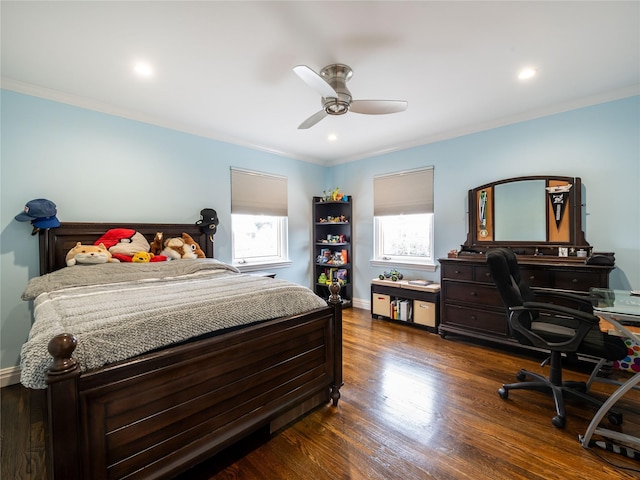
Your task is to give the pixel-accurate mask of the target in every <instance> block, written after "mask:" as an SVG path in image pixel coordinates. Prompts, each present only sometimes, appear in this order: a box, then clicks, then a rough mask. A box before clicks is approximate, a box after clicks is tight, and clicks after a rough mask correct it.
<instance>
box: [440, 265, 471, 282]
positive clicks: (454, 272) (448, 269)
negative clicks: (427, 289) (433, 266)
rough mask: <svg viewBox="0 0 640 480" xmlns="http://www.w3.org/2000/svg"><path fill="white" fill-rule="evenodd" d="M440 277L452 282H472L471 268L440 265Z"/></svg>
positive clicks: (469, 266) (467, 266)
mask: <svg viewBox="0 0 640 480" xmlns="http://www.w3.org/2000/svg"><path fill="white" fill-rule="evenodd" d="M441 276H442V278H451V279H454V280H473V266H472V265H455V264H444V265H442V272H441Z"/></svg>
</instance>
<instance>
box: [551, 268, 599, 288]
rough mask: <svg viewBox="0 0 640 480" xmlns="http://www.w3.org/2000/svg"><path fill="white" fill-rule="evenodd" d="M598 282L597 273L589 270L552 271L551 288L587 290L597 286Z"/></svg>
mask: <svg viewBox="0 0 640 480" xmlns="http://www.w3.org/2000/svg"><path fill="white" fill-rule="evenodd" d="M599 283H600V281H599V278H598V276H597V275H594V274H593V273H591V272H565V271H558V272H554V275H553V288H559V289H562V290H578V291H583V292H586V291H589V288H590V287H597V286H599V285H598V284H599Z"/></svg>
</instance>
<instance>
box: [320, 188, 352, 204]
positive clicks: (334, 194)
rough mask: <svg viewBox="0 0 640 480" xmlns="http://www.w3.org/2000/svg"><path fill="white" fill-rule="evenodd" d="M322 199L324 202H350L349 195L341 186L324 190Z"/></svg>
mask: <svg viewBox="0 0 640 480" xmlns="http://www.w3.org/2000/svg"><path fill="white" fill-rule="evenodd" d="M322 201H323V202H348V201H349V197H348V196H347V195H345V194H344V193H342V192H340V188H339V187H336V188H334V189H329V190H324V191H323V192H322Z"/></svg>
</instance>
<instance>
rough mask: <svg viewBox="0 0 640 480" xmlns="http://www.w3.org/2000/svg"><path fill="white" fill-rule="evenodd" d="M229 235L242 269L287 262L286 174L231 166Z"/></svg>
mask: <svg viewBox="0 0 640 480" xmlns="http://www.w3.org/2000/svg"><path fill="white" fill-rule="evenodd" d="M231 237H232V254H231V255H232V263H233V264H234V265H235V266H236V267H238V268H239V269H240V270H242V271H251V270H259V269H261V268H264V267H265V266H267V265H269V266H272V267H273V266H278V265H279V264H282V265H285V264H288V263H289V255H288V249H287V246H288V230H287V179H286V178H285V177H280V176H276V175H269V174H266V173H260V172H252V171H248V170H240V169H236V168H232V169H231Z"/></svg>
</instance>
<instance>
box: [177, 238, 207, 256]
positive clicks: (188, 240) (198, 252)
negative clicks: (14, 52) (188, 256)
mask: <svg viewBox="0 0 640 480" xmlns="http://www.w3.org/2000/svg"><path fill="white" fill-rule="evenodd" d="M182 239H183V240H184V243H186V244H187V245H189V247H191V250H193V253H195V254H196V257H198V258H206V255H205V254H204V252H203V251H202V249H201V248H200V245H199V244H198V243H197V242H196V241H195V240H194V239H193V238H191V235H189V234H188V233H184V232H182Z"/></svg>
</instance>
